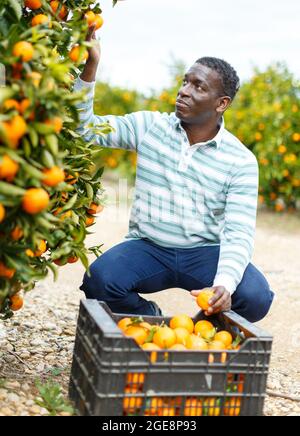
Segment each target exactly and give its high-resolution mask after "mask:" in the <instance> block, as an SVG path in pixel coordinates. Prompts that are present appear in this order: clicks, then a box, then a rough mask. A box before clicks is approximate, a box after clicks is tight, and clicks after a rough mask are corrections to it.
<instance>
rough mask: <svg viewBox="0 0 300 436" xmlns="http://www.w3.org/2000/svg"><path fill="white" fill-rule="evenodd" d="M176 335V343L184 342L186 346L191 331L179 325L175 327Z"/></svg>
mask: <svg viewBox="0 0 300 436" xmlns="http://www.w3.org/2000/svg"><path fill="white" fill-rule="evenodd" d="M174 332H175V335H176V344H182V345H184V346H185V344H186V341H187V338H188V337H189V336H190V333H189V332H188V331H187V329H185V328H183V327H177V328H175V329H174Z"/></svg>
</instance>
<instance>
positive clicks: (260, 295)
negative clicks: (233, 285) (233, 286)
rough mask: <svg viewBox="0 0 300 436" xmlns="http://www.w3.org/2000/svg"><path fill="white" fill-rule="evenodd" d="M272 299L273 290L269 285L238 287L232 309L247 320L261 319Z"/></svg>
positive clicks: (268, 308)
mask: <svg viewBox="0 0 300 436" xmlns="http://www.w3.org/2000/svg"><path fill="white" fill-rule="evenodd" d="M273 299H274V292H273V291H271V289H270V288H269V287H264V288H258V289H257V288H256V289H252V290H249V289H246V290H245V292H243V289H239V292H238V298H234V297H233V307H232V309H233V310H234V311H235V312H237V313H238V314H239V315H241V316H242V317H244V318H246V319H247V320H248V321H249V322H252V323H255V322H258V321H261V320H262V319H263V318H264V317H265V316H266V315H267V314H268V312H269V310H270V308H271V306H272V303H273Z"/></svg>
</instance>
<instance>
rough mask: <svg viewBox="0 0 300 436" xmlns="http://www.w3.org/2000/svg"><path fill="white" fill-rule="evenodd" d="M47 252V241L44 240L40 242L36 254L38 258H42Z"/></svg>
mask: <svg viewBox="0 0 300 436" xmlns="http://www.w3.org/2000/svg"><path fill="white" fill-rule="evenodd" d="M46 251H47V244H46V241H44V240H43V239H42V240H41V241H40V243H39V246H38V249H37V251H36V252H35V253H34V254H35V256H36V257H39V256H41V255H42V254H44V253H46Z"/></svg>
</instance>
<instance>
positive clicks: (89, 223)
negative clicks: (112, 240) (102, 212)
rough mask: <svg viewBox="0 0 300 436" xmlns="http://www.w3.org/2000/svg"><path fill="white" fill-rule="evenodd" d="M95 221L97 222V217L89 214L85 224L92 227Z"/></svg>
mask: <svg viewBox="0 0 300 436" xmlns="http://www.w3.org/2000/svg"><path fill="white" fill-rule="evenodd" d="M94 222H95V217H93V216H88V217H87V218H86V220H85V225H86V226H87V227H90V226H92V225H93V224H94Z"/></svg>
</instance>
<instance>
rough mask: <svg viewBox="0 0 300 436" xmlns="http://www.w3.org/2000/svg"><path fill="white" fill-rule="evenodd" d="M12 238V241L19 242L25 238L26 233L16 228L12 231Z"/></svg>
mask: <svg viewBox="0 0 300 436" xmlns="http://www.w3.org/2000/svg"><path fill="white" fill-rule="evenodd" d="M10 236H11V239H12V240H13V241H19V240H20V239H22V238H23V236H24V232H23V230H22V229H21V228H20V227H18V226H16V227H15V228H14V229H13V230H12V231H11V233H10Z"/></svg>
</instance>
